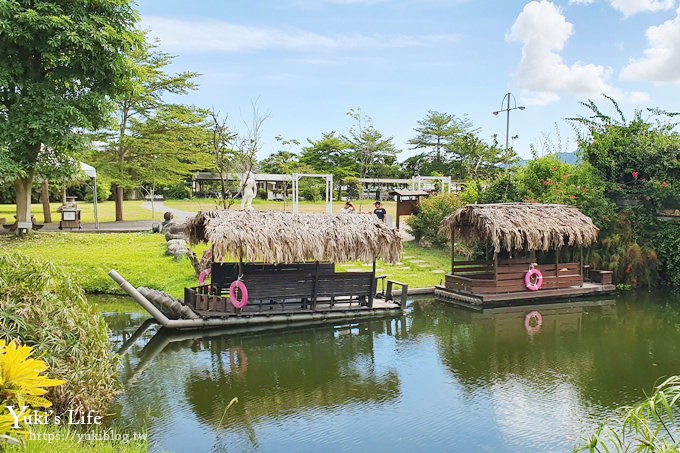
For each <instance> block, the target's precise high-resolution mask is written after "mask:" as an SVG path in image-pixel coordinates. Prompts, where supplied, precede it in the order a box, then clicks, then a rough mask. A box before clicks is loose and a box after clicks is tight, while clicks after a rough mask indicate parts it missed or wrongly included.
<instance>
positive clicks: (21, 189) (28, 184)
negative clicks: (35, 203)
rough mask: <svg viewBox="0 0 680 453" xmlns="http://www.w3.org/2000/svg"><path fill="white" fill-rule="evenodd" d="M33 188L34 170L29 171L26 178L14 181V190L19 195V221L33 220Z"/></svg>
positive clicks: (17, 215)
mask: <svg viewBox="0 0 680 453" xmlns="http://www.w3.org/2000/svg"><path fill="white" fill-rule="evenodd" d="M32 188H33V172H29V174H28V176H27V177H25V178H21V179H17V180H15V181H14V190H15V191H16V195H17V198H16V200H17V203H16V204H17V214H16V217H17V222H30V221H31V189H32Z"/></svg>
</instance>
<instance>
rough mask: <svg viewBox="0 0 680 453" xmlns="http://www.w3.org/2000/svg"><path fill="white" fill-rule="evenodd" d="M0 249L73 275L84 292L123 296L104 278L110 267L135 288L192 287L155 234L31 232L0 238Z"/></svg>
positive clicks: (184, 262)
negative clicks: (36, 259)
mask: <svg viewBox="0 0 680 453" xmlns="http://www.w3.org/2000/svg"><path fill="white" fill-rule="evenodd" d="M0 248H2V249H3V250H7V249H9V250H16V251H18V252H22V253H25V254H26V255H29V256H32V257H35V258H41V259H46V260H49V261H52V262H53V263H54V264H57V265H59V266H62V267H63V268H64V269H66V270H67V271H70V272H71V273H73V274H74V275H75V276H76V278H77V280H78V282H79V283H80V284H81V286H82V287H83V289H85V291H86V292H88V293H109V294H124V292H123V291H122V290H121V289H120V288H119V287H118V285H116V283H115V282H114V281H113V280H111V278H110V277H109V276H108V275H107V274H108V272H109V270H111V269H115V270H116V271H118V273H120V274H121V275H122V276H123V277H124V278H125V279H127V280H128V281H129V282H130V283H131V284H132V285H134V286H147V287H151V288H155V289H160V290H164V291H168V292H170V293H172V294H173V295H175V296H180V295H182V294H183V288H184V287H185V286H191V285H193V284H195V283H196V277H195V276H194V270H193V267H192V266H191V263H190V262H189V260H188V259H181V260H176V259H174V258H172V257H169V256H167V255H165V238H164V237H163V236H162V235H160V234H147V233H134V234H72V233H34V234H32V235H30V236H29V237H27V238H16V237H14V236H0Z"/></svg>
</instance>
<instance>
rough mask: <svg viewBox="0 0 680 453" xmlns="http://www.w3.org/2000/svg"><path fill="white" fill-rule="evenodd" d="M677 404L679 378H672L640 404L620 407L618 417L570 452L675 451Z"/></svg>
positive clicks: (679, 442)
mask: <svg viewBox="0 0 680 453" xmlns="http://www.w3.org/2000/svg"><path fill="white" fill-rule="evenodd" d="M678 401H680V376H672V377H670V378H668V379H666V380H665V381H663V382H662V383H661V384H659V385H657V386H656V387H655V388H654V392H653V393H652V395H651V396H649V397H648V398H646V399H645V400H644V401H642V402H641V403H639V404H636V405H635V406H631V407H625V408H622V409H621V414H620V416H619V417H618V418H616V419H614V420H611V421H609V422H606V423H603V424H602V425H600V427H599V428H598V429H597V431H595V433H594V434H593V435H592V436H590V437H589V438H587V439H585V440H584V442H582V443H581V444H580V445H578V446H577V447H576V448H575V449H574V451H578V452H582V451H589V452H591V453H595V452H640V453H647V452H649V453H651V452H668V453H671V452H678V451H680V425H678Z"/></svg>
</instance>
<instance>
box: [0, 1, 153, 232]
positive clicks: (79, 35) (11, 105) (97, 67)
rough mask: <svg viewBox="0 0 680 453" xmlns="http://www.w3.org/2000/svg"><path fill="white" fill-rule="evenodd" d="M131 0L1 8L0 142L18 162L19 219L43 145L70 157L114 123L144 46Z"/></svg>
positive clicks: (24, 216)
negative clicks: (135, 53) (134, 57)
mask: <svg viewBox="0 0 680 453" xmlns="http://www.w3.org/2000/svg"><path fill="white" fill-rule="evenodd" d="M132 5H133V3H132V1H129V0H100V1H96V2H94V1H88V2H74V1H71V2H64V1H44V0H12V1H3V2H0V143H3V144H6V145H7V153H8V155H9V158H10V159H11V160H12V161H13V162H14V163H15V164H16V167H17V168H16V169H15V170H16V172H15V176H14V188H15V190H16V216H17V220H18V221H29V220H30V218H31V189H32V186H33V179H34V177H35V174H36V166H37V164H38V159H39V154H40V151H41V149H42V147H43V145H44V146H47V147H49V148H50V149H54V150H57V152H58V153H69V152H72V151H73V150H75V149H78V148H80V147H82V146H83V145H84V142H85V141H86V139H85V136H84V135H83V134H81V133H79V132H78V131H80V130H83V129H90V130H94V129H97V128H100V127H102V126H103V125H104V123H105V121H106V120H107V119H108V118H109V114H110V111H111V110H110V107H111V104H110V102H109V96H111V95H115V94H117V93H119V92H120V91H121V89H122V88H123V86H124V85H125V83H126V82H127V80H128V75H129V69H130V66H129V64H128V61H127V58H126V54H127V53H129V52H130V51H131V50H132V49H134V48H135V47H136V46H138V45H139V43H140V41H141V37H140V35H139V33H138V32H137V31H136V30H135V28H134V27H135V23H136V22H137V21H138V19H139V17H138V15H137V13H136V11H135V10H134V9H133V6H132Z"/></svg>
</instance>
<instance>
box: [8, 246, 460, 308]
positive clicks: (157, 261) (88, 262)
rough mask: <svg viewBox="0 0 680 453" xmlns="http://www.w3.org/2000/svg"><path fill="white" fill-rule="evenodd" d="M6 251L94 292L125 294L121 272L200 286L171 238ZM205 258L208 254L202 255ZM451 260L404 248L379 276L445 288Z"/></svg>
mask: <svg viewBox="0 0 680 453" xmlns="http://www.w3.org/2000/svg"><path fill="white" fill-rule="evenodd" d="M0 249H2V250H4V251H16V252H21V253H24V254H26V255H29V256H32V257H35V258H40V259H46V260H49V261H52V262H53V263H54V264H56V265H59V266H61V267H63V268H64V269H65V270H66V271H67V272H71V273H73V274H74V275H75V276H76V278H77V280H78V282H79V283H80V284H81V286H82V287H83V288H84V289H85V291H86V292H88V293H107V294H123V291H122V290H121V289H120V288H119V287H118V285H116V284H115V283H114V282H113V280H111V279H110V278H109V276H108V275H107V274H108V272H109V270H111V269H115V270H117V271H118V272H119V273H120V274H121V275H122V276H123V277H124V278H125V279H127V280H128V281H129V282H130V283H131V284H132V285H134V286H147V287H151V288H155V289H159V290H163V291H167V292H169V293H171V294H172V295H174V296H176V297H179V296H182V295H183V289H184V287H185V286H193V285H195V284H196V276H195V274H194V269H193V267H192V266H191V263H190V262H189V260H188V259H180V260H176V259H174V258H172V257H169V256H167V255H165V238H164V237H163V236H161V235H159V234H147V233H134V234H85V233H83V234H71V233H34V234H32V235H30V236H28V237H23V238H16V237H14V236H0ZM197 253H198V255H199V256H200V255H201V253H202V250H198V251H197ZM450 266H451V264H450V256H449V254H448V252H446V251H445V250H442V249H434V248H433V249H424V248H421V247H419V246H418V245H416V244H415V243H413V242H406V243H404V254H403V256H402V259H401V262H400V263H398V264H392V265H388V264H385V263H382V262H378V263H377V273H378V274H379V275H380V274H386V275H388V278H390V279H392V280H397V281H400V282H403V283H406V284H408V285H409V287H410V288H421V287H427V286H433V285H435V284H439V282H440V281H441V280H442V279H443V278H444V274H446V273H447V272H449V270H450ZM337 268H338V270H342V271H369V270H371V268H372V263H344V264H338V265H337Z"/></svg>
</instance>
